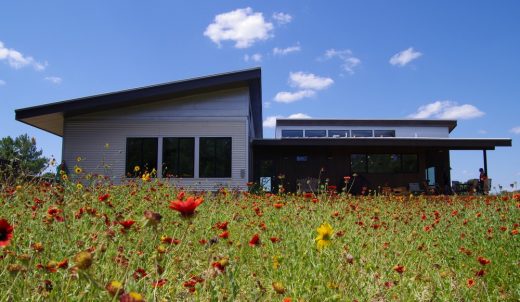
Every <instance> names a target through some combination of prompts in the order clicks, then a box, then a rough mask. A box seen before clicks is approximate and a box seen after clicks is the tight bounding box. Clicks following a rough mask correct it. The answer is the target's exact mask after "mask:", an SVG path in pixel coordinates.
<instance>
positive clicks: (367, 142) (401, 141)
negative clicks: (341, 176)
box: [253, 137, 512, 150]
mask: <svg viewBox="0 0 520 302" xmlns="http://www.w3.org/2000/svg"><path fill="white" fill-rule="evenodd" d="M511 145H512V140H511V139H510V138H436V137H418V138H416V137H355V138H352V137H349V138H282V139H255V140H253V146H270V147H277V146H298V147H304V146H314V147H321V146H345V147H425V148H429V147H435V148H445V149H449V150H494V149H495V147H511Z"/></svg>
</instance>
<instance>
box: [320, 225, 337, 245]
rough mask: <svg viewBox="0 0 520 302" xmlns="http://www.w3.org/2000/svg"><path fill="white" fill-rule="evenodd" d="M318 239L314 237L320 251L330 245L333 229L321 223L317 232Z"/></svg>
mask: <svg viewBox="0 0 520 302" xmlns="http://www.w3.org/2000/svg"><path fill="white" fill-rule="evenodd" d="M316 231H317V232H318V237H316V246H317V247H318V249H322V248H324V247H326V246H328V245H329V244H330V243H331V239H332V235H333V234H334V229H332V227H331V226H330V224H328V223H323V224H322V225H321V226H320V227H319V228H318V229H317V230H316Z"/></svg>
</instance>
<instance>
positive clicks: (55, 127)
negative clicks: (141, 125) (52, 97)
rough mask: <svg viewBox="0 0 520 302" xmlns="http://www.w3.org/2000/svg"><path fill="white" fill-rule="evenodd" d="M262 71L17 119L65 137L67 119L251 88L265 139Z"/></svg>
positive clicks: (97, 99)
mask: <svg viewBox="0 0 520 302" xmlns="http://www.w3.org/2000/svg"><path fill="white" fill-rule="evenodd" d="M261 72H262V71H261V69H260V68H253V69H246V70H240V71H234V72H229V73H221V74H215V75H209V76H204V77H198V78H192V79H187V80H181V81H174V82H168V83H163V84H158V85H152V86H146V87H139V88H133V89H128V90H122V91H116V92H110V93H104V94H98V95H93V96H87V97H82V98H77V99H71V100H65V101H60V102H55V103H50V104H45V105H39V106H34V107H28V108H22V109H17V110H15V115H16V120H17V121H20V122H23V123H26V124H29V125H31V126H34V127H36V128H39V129H42V130H44V131H48V132H50V133H53V134H56V135H58V136H62V135H63V121H64V118H65V117H69V116H75V115H79V114H85V113H92V112H97V111H103V110H109V109H114V108H120V107H126V106H133V105H139V104H143V103H149V102H156V101H161V100H164V99H166V98H179V97H183V96H188V95H192V94H198V93H206V92H211V91H216V90H221V89H229V88H237V87H249V96H250V108H251V112H252V118H253V125H254V128H255V133H256V136H257V137H262V133H263V132H262V84H261V83H262V80H261Z"/></svg>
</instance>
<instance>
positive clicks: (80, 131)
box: [63, 89, 249, 190]
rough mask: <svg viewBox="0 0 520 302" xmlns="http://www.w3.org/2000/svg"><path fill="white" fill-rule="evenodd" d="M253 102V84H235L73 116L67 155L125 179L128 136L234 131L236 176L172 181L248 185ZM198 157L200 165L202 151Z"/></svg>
mask: <svg viewBox="0 0 520 302" xmlns="http://www.w3.org/2000/svg"><path fill="white" fill-rule="evenodd" d="M248 108H249V96H248V91H247V89H234V90H228V91H222V92H218V93H212V94H204V95H198V96H192V97H188V98H183V99H178V100H167V101H161V102H155V103H152V104H150V105H148V106H146V105H139V106H134V107H129V108H124V109H120V110H110V111H105V112H101V113H97V114H88V115H82V116H76V117H73V118H67V119H66V120H65V126H64V135H63V144H64V148H63V159H64V160H65V161H66V163H67V165H68V167H69V169H70V170H71V171H72V168H73V167H74V165H75V164H76V158H77V157H78V156H80V157H81V158H83V160H82V161H81V162H80V163H79V164H80V166H81V167H82V168H83V169H84V170H85V171H86V172H90V173H98V174H104V175H109V176H110V177H112V179H114V181H115V182H119V181H120V180H121V179H123V177H124V174H125V159H126V150H125V149H126V138H127V137H159V138H160V137H195V138H196V141H197V138H199V137H231V138H232V172H231V173H232V177H231V178H224V179H220V178H208V179H204V178H193V179H172V180H171V181H172V182H174V183H175V184H177V185H178V186H182V187H187V188H192V189H197V190H215V189H217V188H218V187H219V186H228V187H233V188H235V187H238V188H240V189H245V188H246V182H247V180H248V172H249V171H248V170H249V169H248V162H247V161H248V152H249V141H248V137H247V136H248V123H247V119H248V113H249V110H248ZM106 144H108V145H109V147H108V148H106V147H105V145H106ZM196 145H197V143H196ZM160 152H161V151H160ZM195 158H196V159H195V161H196V166H195V169H196V170H197V162H198V154H195ZM195 173H196V174H197V172H195Z"/></svg>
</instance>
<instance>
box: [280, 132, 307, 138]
mask: <svg viewBox="0 0 520 302" xmlns="http://www.w3.org/2000/svg"><path fill="white" fill-rule="evenodd" d="M282 137H303V130H282Z"/></svg>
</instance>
